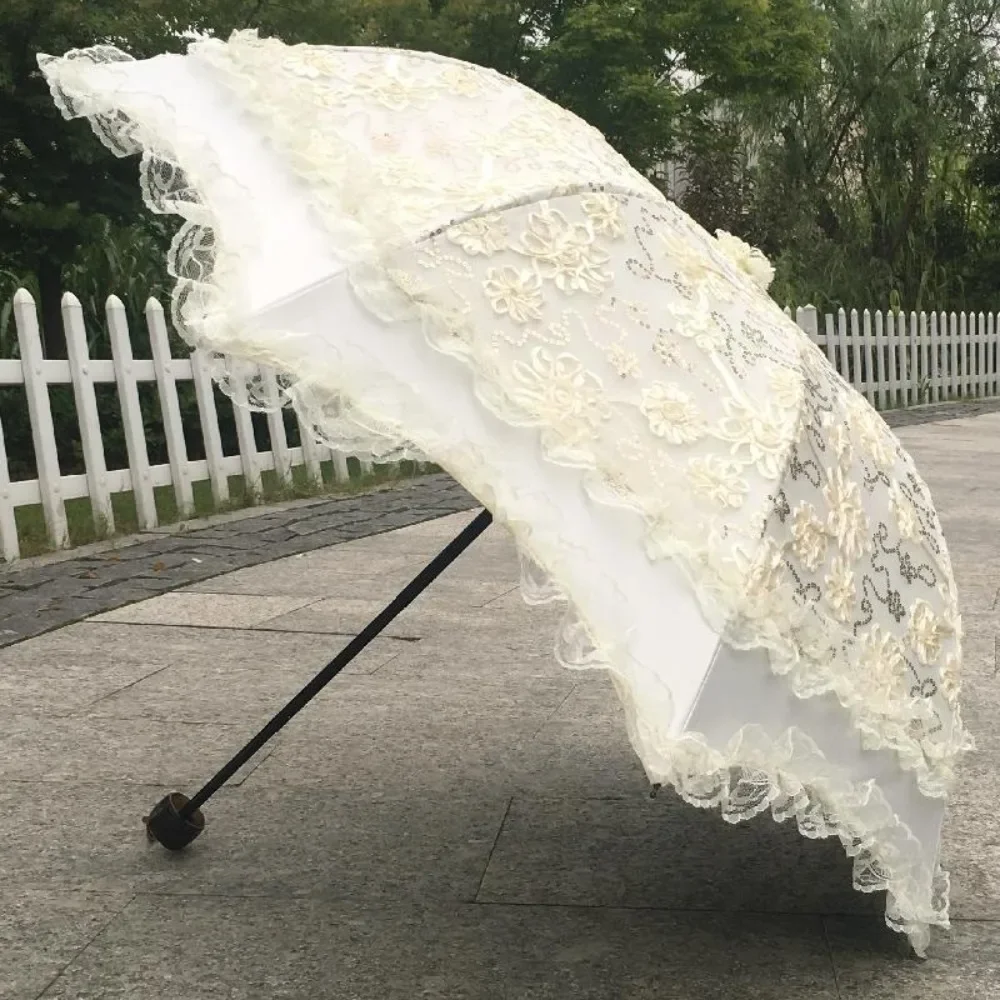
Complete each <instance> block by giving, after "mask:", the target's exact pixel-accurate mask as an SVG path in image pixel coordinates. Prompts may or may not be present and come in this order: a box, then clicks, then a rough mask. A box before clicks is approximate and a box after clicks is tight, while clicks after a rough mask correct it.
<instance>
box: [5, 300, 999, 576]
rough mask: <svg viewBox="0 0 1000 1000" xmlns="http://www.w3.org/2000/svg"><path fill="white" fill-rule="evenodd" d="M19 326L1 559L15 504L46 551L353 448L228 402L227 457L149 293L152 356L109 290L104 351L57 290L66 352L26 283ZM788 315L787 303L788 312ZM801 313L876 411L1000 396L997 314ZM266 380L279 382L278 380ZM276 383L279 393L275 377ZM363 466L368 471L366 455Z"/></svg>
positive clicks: (197, 379) (343, 466) (335, 458)
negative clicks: (102, 410) (100, 399)
mask: <svg viewBox="0 0 1000 1000" xmlns="http://www.w3.org/2000/svg"><path fill="white" fill-rule="evenodd" d="M13 311H14V322H15V325H16V329H17V338H18V344H19V346H20V360H0V387H9V386H23V387H24V390H25V394H26V397H27V416H28V420H29V421H30V424H31V434H32V441H33V443H34V450H35V459H36V468H37V478H36V479H31V480H20V481H14V482H12V481H11V479H10V474H9V467H8V458H7V452H6V449H5V447H4V437H3V428H2V426H0V550H2V554H3V558H4V559H5V560H7V561H12V560H15V559H17V558H18V557H19V555H20V544H19V540H18V533H17V526H16V522H15V510H16V508H18V507H23V506H28V505H41V508H42V511H43V514H44V518H45V524H46V529H47V533H48V536H49V542H50V544H51V545H52V546H53V547H54V548H64V547H66V546H67V545H68V544H69V530H68V522H67V517H66V501H67V500H70V499H73V498H76V497H89V498H90V505H91V511H92V515H93V518H94V523H95V526H96V527H97V528H98V530H99V531H100V532H107V533H110V532H112V531H114V528H115V518H114V511H113V509H112V504H111V497H112V494H115V493H121V492H127V491H132V493H133V494H134V496H135V505H136V512H137V515H138V522H139V527H140V528H141V529H142V530H146V531H148V530H153V529H155V528H156V527H157V526H158V516H157V510H156V503H155V498H154V492H153V491H154V488H155V487H171V488H172V489H173V493H174V496H175V498H176V502H177V508H178V511H179V513H180V515H181V516H182V517H186V516H188V515H190V514H191V513H192V512H193V510H194V494H193V484H194V483H195V482H198V481H205V480H207V481H208V482H209V483H210V485H211V492H212V497H213V499H214V501H215V503H216V504H218V505H224V504H225V503H226V502H227V501H228V500H229V499H230V496H229V477H230V476H235V475H242V476H243V477H244V483H245V486H246V492H247V493H248V494H249V495H250V496H252V497H259V496H260V494H261V488H262V479H261V476H262V473H263V472H265V471H269V470H272V471H273V472H274V473H275V476H276V477H277V480H278V481H279V482H281V483H284V484H288V483H291V481H292V469H293V468H294V467H304V469H305V472H306V474H307V475H308V476H309V477H310V478H311V479H312V480H313V481H315V482H320V481H322V472H321V463H324V462H332V464H333V475H334V478H335V479H337V480H346V479H347V478H348V477H349V474H348V465H347V456H345V455H342V454H339V453H335V452H332V451H330V450H329V449H328V448H324V447H321V446H320V445H318V444H316V442H315V441H314V439H313V438H312V437H311V436H310V435H309V434H308V433H306V432H304V429H303V428H301V427H300V436H301V441H302V444H301V446H299V447H290V446H289V444H288V439H287V435H286V432H285V425H284V421H283V417H282V415H281V413H278V412H275V413H271V414H268V416H267V425H268V432H269V436H270V445H271V448H270V450H269V451H258V449H257V444H256V441H255V438H254V430H253V425H252V422H251V417H250V414H249V412H248V411H247V410H246V409H244V408H243V407H240V406H235V405H234V406H233V413H234V418H235V422H236V433H237V440H238V446H239V454H238V455H225V454H223V450H222V438H221V433H220V429H219V419H218V417H219V415H218V412H217V409H216V398H215V394H214V392H213V388H212V383H211V379H210V377H209V374H208V371H207V368H206V366H205V363H204V360H203V358H202V357H201V356H200V355H199V353H198V352H195V353H194V354H192V355H191V356H189V357H186V358H174V357H172V356H171V354H170V346H169V339H168V336H167V325H166V320H165V317H164V313H163V308H162V306H161V305H160V304H159V303H158V302H157V301H156V300H155V299H150V300H149V303H148V304H147V307H146V323H147V326H148V331H149V340H150V345H151V353H152V359H151V360H139V359H136V358H135V357H134V356H133V351H132V342H131V338H130V335H129V328H128V323H127V320H126V315H125V308H124V306H123V304H122V302H121V301H120V300H119V299H118V298H116V297H115V296H112V297H111V298H109V299H108V302H107V320H108V330H109V333H110V339H111V354H112V360H110V361H98V360H92V359H91V358H90V357H89V354H88V348H87V336H86V330H85V329H84V320H83V310H82V308H81V306H80V303H79V301H78V300H77V298H76V297H75V296H73V295H72V294H66V295H65V296H64V298H63V323H64V327H65V332H66V342H67V354H68V360H66V361H48V360H43V357H42V343H41V337H40V333H39V323H38V316H37V310H36V307H35V303H34V300H33V299H32V297H31V295H30V294H29V293H28V292H26V291H24V290H23V289H22V290H21V291H19V292H18V293H17V294H16V296H15V297H14V310H13ZM786 312H788V313H789V315H791V312H790V311H788V310H786ZM795 320H796V322H797V323H798V324H799V326H800V327H802V329H803V330H805V331H806V332H807V333H808V334H809V335H810V336H811V337H813V338H814V339H815V340H816V342H817V343H818V344H819V345H820V346H822V347H823V348H824V349H825V350H826V354H827V357H828V358H829V359H830V362H831V364H833V365H834V367H835V368H836V369H837V370H838V371H839V372H840V373H841V375H843V376H844V377H845V378H846V379H847V381H849V382H851V383H852V384H853V385H854V386H855V387H856V388H857V389H858V390H859V391H860V392H862V393H863V394H864V395H865V396H866V397H867V398H868V399H869V400H870V401H871V402H872V403H873V404H874V405H875V406H877V407H878V408H879V409H889V408H892V407H900V406H915V405H919V404H922V403H935V402H941V401H944V400H950V399H958V398H968V397H974V396H988V395H997V394H998V393H1000V365H998V362H1000V346H998V335H1000V321H998V320H997V317H996V316H995V314H993V313H990V314H989V315H984V314H983V313H979V314H964V313H962V314H955V313H950V314H947V315H946V314H944V313H930V314H927V313H920V314H916V313H911V314H909V315H905V314H894V313H891V312H888V313H885V314H883V313H882V312H879V311H876V312H870V311H869V310H864V311H863V312H861V313H859V312H857V311H852V312H851V313H850V314H848V313H846V312H845V311H843V310H841V311H840V313H838V314H836V315H827V316H825V317H823V324H822V328H821V324H820V317H819V315H818V313H817V311H816V310H815V309H814V308H812V307H811V306H809V307H805V308H800V309H798V310H796V313H795ZM264 377H265V379H266V378H268V377H270V378H271V381H272V384H274V380H273V376H267V374H266V373H265V375H264ZM185 381H187V382H193V383H194V390H195V395H196V399H197V404H198V412H199V417H200V423H201V430H202V435H203V438H204V444H205V455H206V457H205V459H203V460H200V461H192V460H191V459H189V458H188V453H187V446H186V444H185V438H184V428H183V426H182V423H181V411H180V404H179V401H178V396H177V384H178V382H185ZM102 383H103V384H112V385H116V386H117V390H118V399H119V404H120V407H121V414H122V425H123V429H124V433H125V440H126V446H127V453H128V468H126V469H108V467H107V461H106V458H105V449H104V441H103V439H102V435H101V425H100V420H99V418H98V409H97V397H96V393H95V388H94V387H95V385H99V384H102ZM140 383H155V384H156V386H157V389H158V393H159V399H160V407H161V413H162V416H163V430H164V435H165V438H166V445H167V455H168V459H169V460H168V462H167V463H166V464H163V465H151V464H150V459H149V454H148V449H147V443H146V439H145V433H144V428H143V420H142V413H141V411H140V401H139V391H138V386H139V384H140ZM50 385H71V386H72V387H73V394H74V399H75V402H76V413H77V419H78V421H79V428H80V440H81V444H82V451H83V460H84V468H85V470H86V471H85V472H84V473H83V474H80V475H63V474H62V472H61V470H60V467H59V457H58V452H57V447H56V438H55V429H54V426H53V420H52V412H51V408H50V400H49V386H50ZM273 391H274V392H275V394H276V393H277V385H276V384H274V389H273ZM362 468H363V470H364V471H370V470H371V467H370V465H368V464H367V463H362Z"/></svg>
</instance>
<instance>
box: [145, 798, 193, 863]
mask: <svg viewBox="0 0 1000 1000" xmlns="http://www.w3.org/2000/svg"><path fill="white" fill-rule="evenodd" d="M189 801H190V800H189V799H188V797H187V796H186V795H182V794H181V793H180V792H171V793H170V794H169V795H167V796H164V798H162V799H160V801H159V802H157V803H156V805H155V806H153V810H152V812H151V813H150V814H149V815H148V816H144V817H143V819H142V821H143V823H144V824H145V825H146V837H147V838H148V839H149V840H150V841H156V842H157V843H158V844H161V845H162V846H163V847H165V848H166V849H167V850H168V851H183V850H184V848H185V847H187V845H188V844H190V843H191V841H192V840H194V839H195V838H196V837H197V836H198V835H199V834H200V833H201V831H202V830H204V829H205V815H204V813H202V811H201V810H200V809H195V810H194V811H193V812H192V813H191V815H190V816H188V815H185V814H184V812H183V810H184V807H185V806H186V805H187V804H188V802H189Z"/></svg>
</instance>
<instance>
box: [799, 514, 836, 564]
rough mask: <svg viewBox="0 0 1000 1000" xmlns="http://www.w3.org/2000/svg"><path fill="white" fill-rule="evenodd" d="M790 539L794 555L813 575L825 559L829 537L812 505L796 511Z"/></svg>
mask: <svg viewBox="0 0 1000 1000" xmlns="http://www.w3.org/2000/svg"><path fill="white" fill-rule="evenodd" d="M792 538H793V546H792V547H793V550H794V552H795V554H796V555H797V556H798V557H799V559H800V560H801V561H802V564H803V565H804V566H805V567H806V569H808V570H809V572H811V573H815V572H816V570H817V569H819V567H820V564H821V563H823V562H824V561H825V559H826V550H827V546H828V545H829V543H830V536H829V534H828V533H827V530H826V525H825V524H824V523H823V522H822V521H821V520H820V519H819V517H818V516H817V515H816V508H815V507H813V506H812V504H808V503H803V504H802V505H801V506H800V507H799V508H798V510H796V512H795V520H794V522H793V525H792Z"/></svg>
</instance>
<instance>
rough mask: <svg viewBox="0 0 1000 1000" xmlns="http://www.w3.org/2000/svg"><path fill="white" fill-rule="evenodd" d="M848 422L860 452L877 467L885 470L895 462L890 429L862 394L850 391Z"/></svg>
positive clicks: (893, 444) (894, 450)
mask: <svg viewBox="0 0 1000 1000" xmlns="http://www.w3.org/2000/svg"><path fill="white" fill-rule="evenodd" d="M848 405H849V410H850V418H849V419H850V424H851V427H852V429H853V430H854V433H855V435H856V437H857V441H858V445H859V446H860V448H861V450H862V452H864V454H865V455H867V457H869V458H870V459H871V460H872V462H873V463H874V464H875V467H876V468H877V469H880V470H881V471H883V472H887V471H888V470H889V469H891V468H892V466H893V465H894V464H895V462H896V449H897V447H898V446H897V444H896V441H895V438H894V437H893V435H892V431H890V430H889V428H888V426H886V423H885V421H884V420H883V419H882V418H881V417H880V416H879V415H878V413H876V412H875V410H874V409H872V407H871V406H870V405H869V404H868V402H867V400H865V399H864V398H863V397H862V396H859V395H858V394H857V393H855V392H853V390H852V391H851V396H850V403H849V404H848Z"/></svg>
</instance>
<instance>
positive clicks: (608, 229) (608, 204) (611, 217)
mask: <svg viewBox="0 0 1000 1000" xmlns="http://www.w3.org/2000/svg"><path fill="white" fill-rule="evenodd" d="M580 205H581V207H582V208H583V210H584V212H586V213H587V218H588V219H589V220H590V223H591V225H592V226H593V227H594V232H595V233H597V234H598V235H600V236H610V237H611V238H612V239H620V238H621V237H622V236H624V235H625V224H624V222H623V221H622V210H621V205H620V204H619V203H618V199H617V198H612V197H611V195H609V194H589V195H586V196H585V197H584V198H583V199H582V200H581V202H580Z"/></svg>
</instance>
